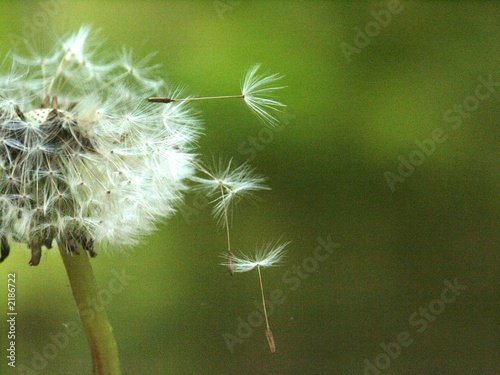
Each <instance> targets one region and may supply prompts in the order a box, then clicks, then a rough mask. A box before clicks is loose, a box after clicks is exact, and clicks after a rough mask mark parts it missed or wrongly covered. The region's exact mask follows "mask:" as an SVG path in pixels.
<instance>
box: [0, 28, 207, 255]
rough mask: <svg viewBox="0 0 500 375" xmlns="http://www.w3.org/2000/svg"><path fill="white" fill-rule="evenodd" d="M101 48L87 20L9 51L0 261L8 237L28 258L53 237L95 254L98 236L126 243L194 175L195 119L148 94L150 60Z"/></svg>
mask: <svg viewBox="0 0 500 375" xmlns="http://www.w3.org/2000/svg"><path fill="white" fill-rule="evenodd" d="M29 50H31V51H34V49H33V48H29ZM98 56H102V51H101V50H100V49H99V46H98V44H97V43H96V41H95V39H94V38H92V35H91V29H90V27H86V26H84V27H82V28H81V29H80V30H79V31H78V32H76V33H74V34H72V35H69V36H68V37H66V38H62V39H61V40H60V41H59V42H58V43H57V44H56V47H55V48H54V49H53V50H52V51H51V52H50V53H49V54H47V55H41V54H35V53H33V54H32V55H31V56H28V57H26V56H18V55H16V54H11V55H10V58H11V60H12V64H11V68H10V70H9V72H8V73H7V74H6V75H0V192H1V199H0V220H1V229H0V239H1V241H0V242H1V257H0V261H3V260H4V259H5V258H6V257H7V255H8V254H9V251H10V248H9V244H8V239H9V238H10V239H13V240H15V241H18V242H22V243H26V244H27V245H28V247H29V248H30V249H31V252H32V257H31V260H30V264H31V265H37V264H38V263H39V261H40V254H41V248H42V246H45V247H47V248H50V247H51V246H52V242H53V241H54V240H56V241H57V242H59V243H62V244H63V245H64V246H65V247H66V248H67V249H68V250H69V251H76V249H77V247H78V245H81V246H82V247H83V248H84V249H85V250H87V251H88V252H89V254H90V255H92V256H95V255H96V254H95V252H94V245H95V244H96V243H98V244H104V245H105V244H111V245H128V244H134V243H136V242H137V240H138V238H139V237H141V236H143V235H145V234H148V233H149V232H150V231H151V230H153V229H154V223H155V221H156V220H158V219H160V218H164V217H168V216H170V215H171V214H172V213H173V212H174V211H175V207H176V206H177V205H178V203H180V201H181V198H182V192H183V191H184V190H185V189H186V183H185V182H186V181H187V180H188V178H190V177H191V176H193V174H194V170H195V168H194V165H193V160H194V157H195V156H194V153H193V152H192V146H193V145H194V143H195V141H196V140H197V137H198V134H199V121H198V119H197V118H196V116H194V115H193V114H192V113H191V112H190V111H189V110H188V109H186V108H185V106H183V105H180V103H177V104H173V105H169V106H163V107H160V106H155V105H152V104H150V103H148V102H147V101H146V100H144V98H145V97H148V96H150V95H154V94H156V92H157V91H158V90H159V89H160V88H163V87H164V83H163V81H161V80H159V79H158V78H156V77H154V76H153V74H154V69H153V68H154V67H153V68H152V67H150V66H148V63H149V60H150V58H151V57H150V56H147V57H146V58H144V59H142V60H140V61H138V62H134V59H133V56H132V54H131V52H130V51H128V50H122V52H121V54H120V55H118V57H117V58H116V59H109V58H105V59H102V58H99V57H98ZM4 64H5V62H4Z"/></svg>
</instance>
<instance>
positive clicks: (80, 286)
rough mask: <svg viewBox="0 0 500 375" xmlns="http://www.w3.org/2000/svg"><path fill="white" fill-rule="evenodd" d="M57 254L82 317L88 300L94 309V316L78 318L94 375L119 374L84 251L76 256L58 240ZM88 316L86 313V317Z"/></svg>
mask: <svg viewBox="0 0 500 375" xmlns="http://www.w3.org/2000/svg"><path fill="white" fill-rule="evenodd" d="M59 251H60V252H61V256H62V259H63V262H64V266H65V267H66V273H67V274H68V278H69V282H70V284H71V289H72V291H73V296H74V298H75V301H76V304H77V306H78V311H79V312H80V317H82V316H84V314H83V313H84V311H83V310H85V309H87V306H88V303H89V301H92V304H93V305H94V306H91V307H92V311H93V313H94V315H93V316H92V317H91V318H89V317H88V316H87V318H85V319H83V318H82V325H83V329H84V331H85V335H86V336H87V340H88V342H89V345H90V351H91V355H92V362H93V374H94V375H120V374H121V371H120V362H119V359H118V349H117V346H116V341H115V339H114V336H113V329H112V328H111V325H110V323H109V320H108V316H107V314H106V311H105V309H104V306H102V304H101V303H100V302H99V301H100V299H99V295H98V293H99V290H98V288H97V283H96V280H95V277H94V273H93V271H92V266H91V264H90V259H89V255H88V254H87V251H80V252H79V254H76V253H72V252H69V251H68V250H67V249H66V247H65V246H64V244H63V243H62V241H59ZM87 315H88V314H87Z"/></svg>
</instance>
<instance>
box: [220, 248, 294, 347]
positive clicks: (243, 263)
mask: <svg viewBox="0 0 500 375" xmlns="http://www.w3.org/2000/svg"><path fill="white" fill-rule="evenodd" d="M288 244H289V242H287V243H284V244H281V245H278V244H275V245H272V244H269V245H267V246H265V247H263V248H262V249H260V250H259V251H258V252H257V253H256V255H255V257H253V258H252V257H249V256H247V255H242V256H241V257H238V256H235V255H233V254H231V258H229V256H228V255H224V258H225V259H226V262H225V263H223V264H222V265H226V266H227V263H228V262H229V261H230V262H231V265H232V270H233V272H235V273H236V272H248V271H251V270H253V269H254V268H257V271H258V273H259V283H260V293H261V297H262V307H263V310H264V318H265V321H266V338H267V342H268V344H269V349H270V350H271V353H274V352H275V351H276V343H275V341H274V337H273V333H272V331H271V328H270V327H269V320H268V318H267V310H266V301H265V297H264V287H263V284H262V275H261V273H260V268H261V267H273V266H276V265H278V264H279V263H280V262H281V260H282V258H283V256H284V253H285V247H286V246H287V245H288Z"/></svg>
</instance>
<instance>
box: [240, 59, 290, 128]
mask: <svg viewBox="0 0 500 375" xmlns="http://www.w3.org/2000/svg"><path fill="white" fill-rule="evenodd" d="M259 68H260V64H257V65H255V66H254V67H253V68H252V69H250V70H249V71H248V73H247V75H246V77H245V80H244V82H243V85H242V88H241V92H242V95H243V99H244V100H245V103H246V104H247V105H248V107H249V108H250V109H251V110H252V111H253V112H254V113H255V115H256V116H257V117H258V118H259V119H260V120H261V121H262V122H263V123H264V124H265V125H268V126H276V125H278V123H279V120H278V118H277V117H276V115H277V114H279V113H281V109H283V108H284V107H285V105H284V104H283V103H280V102H278V101H277V100H275V99H273V94H274V93H275V91H276V90H280V89H283V88H285V87H284V86H275V84H276V82H278V81H279V80H280V79H282V78H283V77H282V76H280V75H279V74H277V73H275V74H272V75H269V74H263V73H258V70H259Z"/></svg>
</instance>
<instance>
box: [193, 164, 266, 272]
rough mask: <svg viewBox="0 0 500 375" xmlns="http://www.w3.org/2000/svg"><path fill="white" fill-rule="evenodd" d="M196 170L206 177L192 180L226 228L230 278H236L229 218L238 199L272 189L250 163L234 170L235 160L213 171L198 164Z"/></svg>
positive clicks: (218, 166)
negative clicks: (208, 200) (202, 191)
mask: <svg viewBox="0 0 500 375" xmlns="http://www.w3.org/2000/svg"><path fill="white" fill-rule="evenodd" d="M196 166H197V168H198V169H199V170H200V171H201V172H202V173H203V174H204V175H205V176H206V177H193V178H192V180H193V181H196V182H197V183H198V184H199V185H198V188H199V189H203V190H205V191H206V193H207V195H208V196H209V198H213V200H212V203H215V205H214V208H213V210H212V213H213V215H214V217H215V218H216V219H217V220H218V222H219V223H221V224H222V225H223V226H224V227H225V228H226V236H227V255H226V267H227V270H228V272H229V274H230V275H231V276H233V275H234V272H235V271H234V264H233V263H234V254H233V253H232V252H231V236H230V231H229V216H230V214H231V210H232V208H233V207H234V205H235V204H236V203H237V201H238V200H240V199H242V198H251V197H253V194H254V193H255V192H256V191H259V190H269V188H268V187H267V186H266V185H264V181H265V178H264V177H263V176H259V175H256V174H255V173H254V171H253V169H252V168H250V167H249V165H248V164H242V165H240V166H238V167H233V163H232V160H230V161H229V162H228V163H227V164H224V163H223V162H222V160H221V161H219V164H218V165H215V166H214V167H213V168H208V167H205V166H203V165H201V164H198V163H196Z"/></svg>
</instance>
